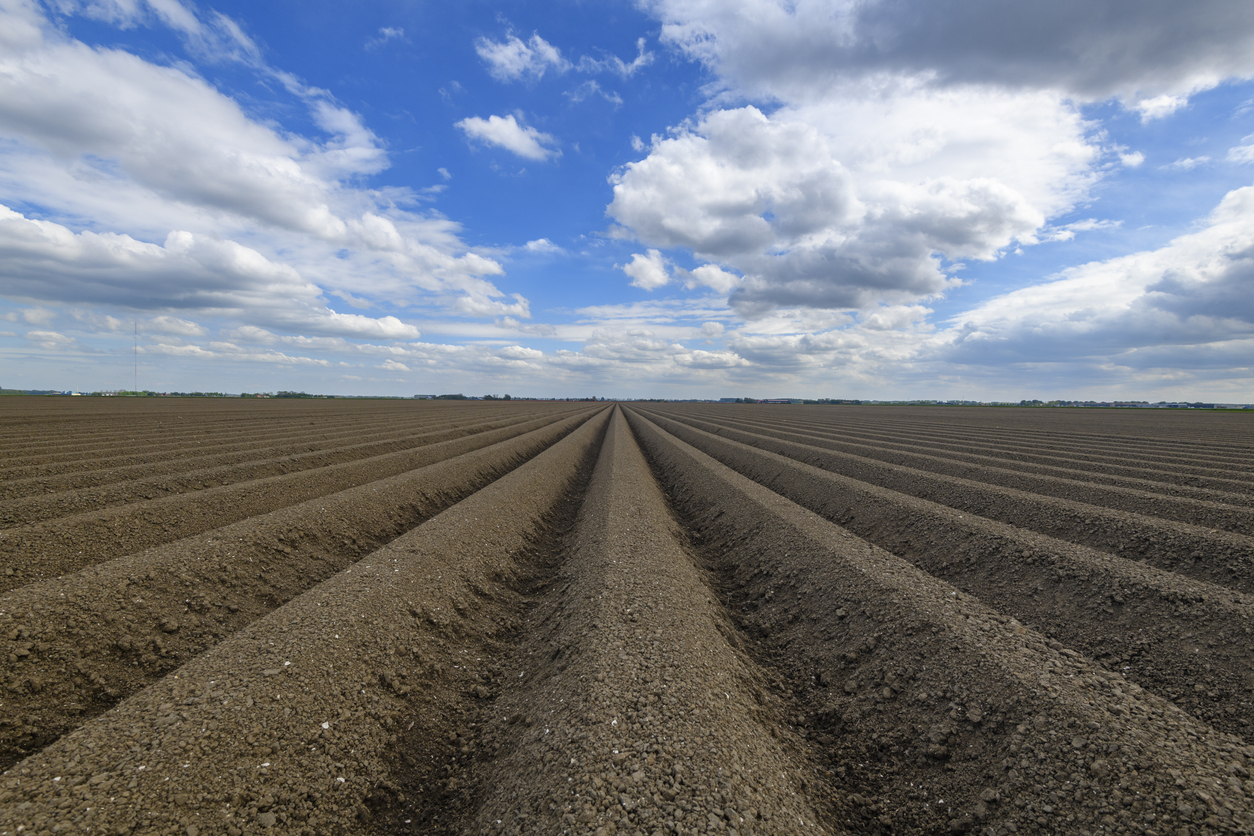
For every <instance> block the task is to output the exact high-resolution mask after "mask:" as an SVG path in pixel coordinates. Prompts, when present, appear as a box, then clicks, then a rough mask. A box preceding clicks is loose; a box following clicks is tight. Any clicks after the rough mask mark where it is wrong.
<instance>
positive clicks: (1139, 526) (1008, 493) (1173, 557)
mask: <svg viewBox="0 0 1254 836" xmlns="http://www.w3.org/2000/svg"><path fill="white" fill-rule="evenodd" d="M649 414H651V415H657V420H658V421H659V422H660V423H661V424H662V426H663V427H665V428H666V429H667V430H668V431H670V432H673V433H675V434H676V435H678V436H679V437H680V438H683V439H684V440H686V441H691V440H692V439H693V438H697V437H700V436H707V437H709V438H719V439H724V440H726V441H728V442H732V443H734V444H736V445H737V446H738V447H744V448H746V449H760V450H766V451H769V452H773V453H777V454H779V455H783V456H785V457H787V458H790V459H793V460H794V461H800V462H804V463H806V464H810V465H813V466H815V467H817V468H819V469H821V470H828V471H831V472H833V473H839V474H841V475H843V476H848V477H850V478H852V479H856V480H858V481H862V482H867V483H869V484H873V485H878V486H880V487H884V488H888V489H890V490H894V491H897V492H899V493H904V494H908V495H910V496H916V497H918V498H920V499H927V500H930V501H932V502H936V503H939V504H941V505H947V506H949V507H951V508H955V509H958V510H962V511H966V512H969V513H972V514H975V515H977V516H981V517H985V518H987V519H992V520H997V521H999V522H1003V523H1007V524H1008V525H1013V526H1018V527H1021V528H1026V529H1029V530H1031V531H1036V532H1039V533H1041V534H1045V535H1048V536H1051V537H1056V538H1058V539H1060V540H1066V541H1068V542H1071V543H1079V544H1082V545H1087V546H1090V547H1092V548H1095V549H1099V550H1101V551H1106V552H1110V553H1112V554H1115V555H1118V556H1120V557H1125V558H1129V559H1134V560H1144V561H1146V562H1148V563H1150V564H1151V565H1154V566H1157V567H1158V568H1160V569H1165V570H1167V571H1171V572H1179V573H1180V574H1183V575H1186V576H1188V577H1192V578H1196V579H1198V580H1202V581H1206V582H1209V583H1215V584H1219V585H1221V586H1226V587H1230V588H1232V589H1238V590H1241V591H1242V592H1252V591H1254V539H1251V538H1250V537H1246V536H1244V535H1241V534H1234V533H1232V532H1227V531H1218V530H1214V529H1208V528H1203V527H1201V526H1195V525H1187V524H1185V523H1182V522H1175V521H1169V520H1159V519H1156V518H1153V517H1148V516H1144V515H1139V514H1131V513H1128V512H1126V511H1117V510H1114V509H1109V508H1101V507H1098V506H1094V505H1086V504H1084V503H1080V502H1074V501H1071V500H1065V499H1059V498H1057V497H1048V496H1040V495H1035V494H1030V493H1026V492H1024V491H1019V490H1016V489H1014V488H1003V487H998V486H994V485H987V484H983V483H979V482H974V481H971V480H968V479H960V478H957V477H953V476H944V475H941V474H934V473H929V472H926V471H921V470H917V469H914V468H908V467H903V466H900V465H891V464H887V463H884V462H878V461H874V460H871V459H865V458H861V457H857V456H851V455H848V454H843V453H837V452H833V451H828V450H823V449H821V448H817V447H811V446H808V445H802V444H797V443H794V442H787V441H780V440H776V439H772V438H768V437H766V436H761V435H755V434H749V433H742V432H740V431H737V430H727V429H722V428H718V427H715V429H719V430H720V432H719V433H718V435H712V434H710V433H708V432H706V431H705V430H702V429H698V428H697V427H695V426H692V425H691V423H682V424H681V423H679V422H676V421H674V420H672V419H670V418H667V417H664V416H662V415H659V414H657V413H654V412H650V413H649ZM687 421H688V422H693V421H694V419H691V418H689V419H687ZM702 423H703V422H702ZM737 436H739V437H741V439H747V443H746V441H744V440H737V439H736V437H737Z"/></svg>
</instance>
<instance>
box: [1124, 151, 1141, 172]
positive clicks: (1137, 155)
mask: <svg viewBox="0 0 1254 836" xmlns="http://www.w3.org/2000/svg"><path fill="white" fill-rule="evenodd" d="M1119 162H1120V164H1121V165H1123V166H1124V167H1125V168H1136V167H1138V166H1139V165H1141V163H1143V162H1145V155H1144V154H1142V153H1141V152H1140V151H1133V152H1131V153H1120V154H1119Z"/></svg>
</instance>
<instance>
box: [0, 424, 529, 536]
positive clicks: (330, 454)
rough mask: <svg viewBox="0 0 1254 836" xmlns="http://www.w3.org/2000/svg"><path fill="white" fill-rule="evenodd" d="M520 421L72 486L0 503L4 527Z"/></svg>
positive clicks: (405, 448) (331, 462)
mask: <svg viewBox="0 0 1254 836" xmlns="http://www.w3.org/2000/svg"><path fill="white" fill-rule="evenodd" d="M517 423H518V422H517V421H516V420H511V419H505V420H495V421H485V422H480V423H471V424H467V423H465V422H463V423H461V424H460V425H455V426H452V427H446V428H442V429H436V430H431V431H428V432H423V433H419V434H407V435H403V436H400V437H393V438H387V439H382V440H377V441H362V442H359V443H356V444H350V445H346V446H342V447H335V448H331V449H324V450H313V451H309V452H301V453H289V454H287V455H281V451H273V454H271V455H267V456H266V457H265V458H261V459H254V460H252V461H246V462H241V463H237V464H229V465H220V466H218V467H210V468H197V469H188V468H186V467H185V468H183V469H182V470H180V471H178V472H176V473H173V474H165V475H160V476H151V477H148V478H146V479H138V480H127V481H123V482H115V483H113V484H108V485H103V486H100V487H78V488H75V489H73V490H69V491H61V492H58V493H53V494H49V495H39V496H28V497H23V498H21V499H11V500H9V501H7V502H5V503H4V505H3V506H0V528H11V527H14V526H18V525H32V524H35V523H38V522H43V521H46V520H54V519H58V518H60V517H68V516H74V515H79V514H85V513H90V512H92V511H97V510H102V509H104V508H110V507H115V506H118V505H126V504H129V503H131V502H136V501H149V500H154V499H159V498H162V497H166V496H177V495H179V494H187V493H194V492H196V491H201V490H205V489H207V488H213V487H221V486H224V485H232V484H239V483H241V482H248V481H252V480H256V479H266V478H270V477H274V476H283V475H288V474H292V473H299V472H301V471H313V470H317V469H319V468H325V467H331V466H333V465H338V464H344V463H347V462H353V461H360V460H363V459H369V458H376V457H379V456H384V455H387V454H390V453H403V452H405V451H408V450H414V449H416V448H419V447H423V446H426V445H429V444H436V443H439V442H441V441H449V440H452V439H456V438H462V437H465V436H468V435H474V434H475V433H479V432H486V431H489V430H497V429H501V428H503V427H508V426H510V425H512V424H517ZM268 452H269V451H268Z"/></svg>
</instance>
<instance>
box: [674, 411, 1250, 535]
mask: <svg viewBox="0 0 1254 836" xmlns="http://www.w3.org/2000/svg"><path fill="white" fill-rule="evenodd" d="M694 421H695V419H691V418H690V419H688V423H690V424H692V425H693V426H699V427H700V428H701V429H704V430H708V431H711V432H715V433H718V434H721V435H726V436H727V437H729V438H736V439H738V440H740V441H745V442H746V443H749V444H754V445H758V444H760V441H759V439H762V438H770V439H772V440H774V441H782V442H792V443H795V444H797V445H800V446H799V447H798V448H797V449H800V450H804V449H806V448H818V449H822V450H830V451H832V452H833V453H835V454H837V455H838V456H841V457H845V456H848V457H849V460H850V461H851V462H852V463H854V464H853V466H854V467H857V466H859V465H860V464H863V463H866V462H883V463H885V464H888V465H892V466H894V467H902V468H908V469H910V470H914V471H918V472H923V473H932V474H937V475H940V476H947V477H953V478H956V479H962V480H965V481H968V482H974V483H979V484H985V485H991V486H995V487H999V488H1011V489H1013V490H1017V491H1021V492H1023V493H1027V494H1033V495H1039V496H1047V497H1056V498H1058V499H1062V500H1066V501H1069V502H1080V503H1084V504H1085V505H1092V506H1097V507H1100V508H1110V509H1113V510H1116V511H1126V512H1127V513H1130V514H1140V515H1147V516H1151V517H1157V518H1162V519H1170V520H1178V521H1180V522H1184V523H1189V524H1191V525H1197V526H1204V527H1206V528H1216V529H1219V530H1221V531H1231V532H1234V533H1236V534H1244V535H1250V534H1252V533H1254V509H1251V508H1250V507H1248V506H1238V505H1232V504H1226V503H1223V502H1215V501H1211V500H1203V499H1194V498H1188V497H1177V496H1166V495H1164V494H1161V493H1155V492H1151V491H1149V490H1146V489H1145V488H1143V487H1142V488H1132V487H1123V486H1116V485H1098V484H1094V483H1092V482H1087V481H1080V480H1077V479H1074V478H1062V477H1058V476H1048V475H1034V474H1030V473H1025V472H1023V471H1019V470H1011V469H1007V468H1003V467H993V466H988V465H984V464H980V463H976V462H967V461H963V460H958V459H954V458H948V457H942V456H935V455H930V454H923V453H915V452H906V451H898V450H889V449H885V448H882V447H874V446H871V445H867V444H855V443H846V442H843V441H836V440H831V439H821V438H814V437H813V436H808V435H802V434H799V433H793V432H788V431H786V430H783V429H773V430H769V431H766V432H763V431H756V432H750V431H746V430H743V429H737V428H736V427H734V426H732V425H731V424H729V423H727V422H725V421H723V422H717V423H715V422H709V421H700V422H695V423H694ZM1235 498H1236V499H1238V500H1243V499H1244V497H1235Z"/></svg>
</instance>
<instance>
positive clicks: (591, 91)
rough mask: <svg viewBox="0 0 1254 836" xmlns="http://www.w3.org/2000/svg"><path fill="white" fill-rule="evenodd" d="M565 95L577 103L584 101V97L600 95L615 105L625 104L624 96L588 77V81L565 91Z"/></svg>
mask: <svg viewBox="0 0 1254 836" xmlns="http://www.w3.org/2000/svg"><path fill="white" fill-rule="evenodd" d="M565 96H566V98H568V99H570V100H571V101H572V102H575V103H576V104H577V103H579V102H582V101H583V100H584V99H586V98H588V97H589V96H600V97H601V98H603V99H605V100H606V101H607V102H609V103H610V104H612V105H614V107H621V106H622V104H623V97H622V96H620V95H618V94H617V93H615V92H613V91H612V90H606V89H605V88H603V87H602V86H601V85H600V84H598V83H596V82H595V81H593V80H592V79H588V80H587V81H585V82H583V83H582V84H580V85H579V86H578V87H576V88H575V89H574V90H568V91H567V92H566V93H565Z"/></svg>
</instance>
